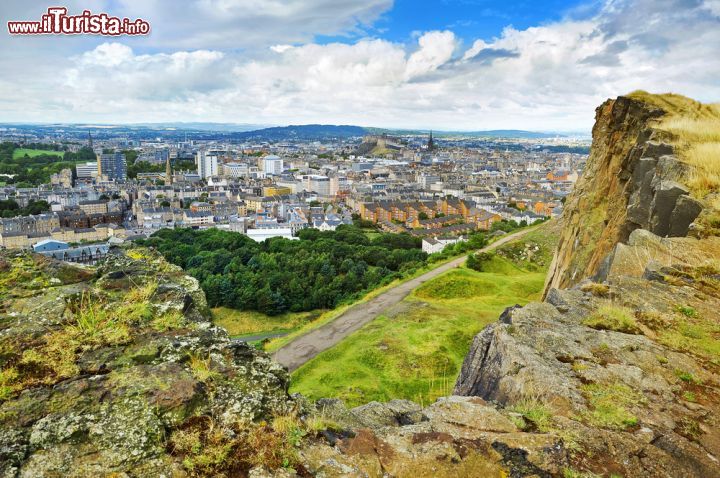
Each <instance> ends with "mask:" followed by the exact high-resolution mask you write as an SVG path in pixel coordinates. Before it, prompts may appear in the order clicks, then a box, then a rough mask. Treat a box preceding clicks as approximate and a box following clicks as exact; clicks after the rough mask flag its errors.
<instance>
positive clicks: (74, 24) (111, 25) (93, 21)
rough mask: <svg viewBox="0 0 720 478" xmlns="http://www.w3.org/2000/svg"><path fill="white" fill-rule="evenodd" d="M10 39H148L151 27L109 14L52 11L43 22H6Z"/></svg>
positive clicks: (57, 8)
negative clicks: (86, 35)
mask: <svg viewBox="0 0 720 478" xmlns="http://www.w3.org/2000/svg"><path fill="white" fill-rule="evenodd" d="M7 26H8V32H9V33H10V34H11V35H81V34H88V35H110V36H119V35H147V34H148V33H150V24H149V23H148V22H146V21H145V20H143V19H142V18H138V19H137V20H130V19H129V18H118V17H111V16H110V15H108V14H107V13H99V14H94V13H91V12H90V10H84V11H83V12H82V14H80V15H68V14H67V8H65V7H50V8H48V9H47V13H46V14H44V15H43V16H42V18H41V19H40V21H20V22H7Z"/></svg>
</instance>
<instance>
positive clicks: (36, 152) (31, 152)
mask: <svg viewBox="0 0 720 478" xmlns="http://www.w3.org/2000/svg"><path fill="white" fill-rule="evenodd" d="M41 154H52V155H55V156H58V157H60V158H62V157H63V156H64V154H65V153H64V152H63V151H52V150H50V149H27V148H18V149H16V150H15V151H13V159H18V158H24V157H25V155H27V156H30V157H31V158H34V157H35V156H40V155H41Z"/></svg>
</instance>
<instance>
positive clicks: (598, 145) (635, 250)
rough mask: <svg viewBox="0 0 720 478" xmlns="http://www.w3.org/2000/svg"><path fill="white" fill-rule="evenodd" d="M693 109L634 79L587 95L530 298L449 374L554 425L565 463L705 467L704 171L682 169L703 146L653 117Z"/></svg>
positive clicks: (710, 408) (708, 297) (708, 303)
mask: <svg viewBox="0 0 720 478" xmlns="http://www.w3.org/2000/svg"><path fill="white" fill-rule="evenodd" d="M680 103H681V104H683V105H685V106H688V105H689V106H690V108H686V109H682V110H681V109H679V108H676V105H677V104H680ZM704 108H705V106H703V105H700V104H699V103H695V102H692V100H688V99H686V98H679V97H675V96H673V97H671V98H670V99H669V100H668V101H666V99H665V98H663V97H657V96H653V95H647V94H645V93H642V94H635V95H632V96H631V97H620V98H618V99H615V100H609V101H607V102H605V103H604V104H603V105H602V106H600V108H598V110H597V115H596V120H597V121H596V124H595V127H594V129H593V146H592V150H591V154H590V158H589V162H588V165H587V169H586V171H585V173H584V175H583V177H582V179H581V180H580V181H579V183H578V185H577V188H576V190H575V192H574V193H573V194H572V195H571V196H570V197H569V199H568V201H567V203H566V212H565V214H564V216H563V218H562V220H563V232H562V235H561V242H560V245H559V247H558V250H557V252H556V254H555V258H554V261H553V265H552V268H551V270H550V274H549V277H548V283H547V289H546V292H545V300H544V302H543V303H534V304H530V305H528V306H525V307H523V308H519V307H516V308H510V309H508V310H506V312H505V313H504V314H503V315H502V317H500V320H499V321H498V322H497V323H494V324H492V325H490V326H488V327H487V328H485V329H484V330H483V331H482V332H481V333H480V334H479V335H478V336H476V337H475V340H474V342H473V345H472V348H471V351H470V353H469V354H468V356H467V357H466V359H465V362H464V364H463V367H462V372H461V374H460V377H459V379H458V381H457V383H456V386H455V394H457V395H468V396H477V397H480V398H482V399H484V400H487V401H489V402H492V403H495V404H496V405H498V406H500V407H501V408H503V409H506V410H507V409H510V410H516V411H520V412H521V413H522V414H523V417H524V418H525V419H526V420H527V421H528V422H529V423H531V424H532V425H533V426H534V428H535V430H536V431H544V432H546V433H550V434H557V435H560V436H563V437H564V440H563V447H564V450H565V451H566V453H567V460H568V461H567V466H568V468H569V469H571V470H574V471H583V472H588V473H595V474H599V475H602V476H609V475H619V476H688V477H689V476H693V477H710V476H720V461H719V459H720V421H719V419H718V417H720V376H719V375H718V373H719V372H720V314H719V313H718V310H720V261H719V260H720V237H718V236H717V235H716V229H713V228H714V227H716V224H715V222H716V220H717V217H718V215H717V207H718V206H717V205H718V201H717V185H715V184H712V183H711V182H708V181H707V180H706V179H707V178H705V179H704V180H703V181H704V182H703V183H702V184H705V185H708V184H709V187H703V188H700V187H698V184H700V182H699V181H698V179H697V174H698V171H701V172H703V173H705V172H707V170H708V169H707V168H710V167H712V166H711V165H712V164H713V161H716V160H717V158H713V157H707V158H706V159H707V162H706V163H705V164H704V163H702V162H700V163H697V162H696V163H695V164H693V163H691V162H688V161H687V160H686V156H685V154H686V152H687V151H688V150H690V149H692V144H688V143H687V142H683V141H682V140H681V138H678V137H677V136H674V135H673V129H672V128H670V127H666V125H667V124H668V123H667V119H664V118H665V117H666V116H667V115H671V114H672V115H673V116H674V118H673V121H675V122H676V123H678V121H679V120H678V116H679V115H680V114H682V113H683V112H686V113H687V114H689V115H693V114H694V112H695V111H701V110H702V111H705V109H704ZM695 118H696V117H693V118H691V121H690V122H689V123H682V124H694V123H692V121H695ZM713 121H714V122H713V123H712V124H713V127H714V128H715V129H714V133H712V134H713V135H718V134H720V129H718V128H720V122H718V121H715V120H713ZM686 137H687V135H686ZM696 159H697V158H696ZM701 159H702V158H701ZM698 168H700V169H698ZM702 168H705V169H702ZM693 178H694V179H693ZM690 236H692V237H690ZM538 417H539V418H540V422H541V423H542V427H541V426H540V423H538ZM592 476H594V475H592Z"/></svg>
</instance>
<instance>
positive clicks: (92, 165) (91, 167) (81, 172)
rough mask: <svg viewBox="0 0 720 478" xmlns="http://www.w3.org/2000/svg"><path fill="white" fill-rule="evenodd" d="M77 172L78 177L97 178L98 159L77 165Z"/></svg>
mask: <svg viewBox="0 0 720 478" xmlns="http://www.w3.org/2000/svg"><path fill="white" fill-rule="evenodd" d="M75 173H76V175H77V177H78V178H96V177H97V175H98V163H97V161H91V162H87V163H83V164H78V165H77V166H75Z"/></svg>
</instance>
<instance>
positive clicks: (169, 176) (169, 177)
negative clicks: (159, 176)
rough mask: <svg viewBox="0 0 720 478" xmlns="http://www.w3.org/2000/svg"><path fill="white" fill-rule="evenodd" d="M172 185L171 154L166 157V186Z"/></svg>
mask: <svg viewBox="0 0 720 478" xmlns="http://www.w3.org/2000/svg"><path fill="white" fill-rule="evenodd" d="M170 185H172V171H170V155H168V157H167V159H165V186H170Z"/></svg>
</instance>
